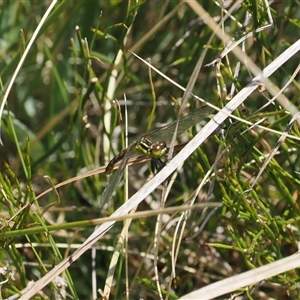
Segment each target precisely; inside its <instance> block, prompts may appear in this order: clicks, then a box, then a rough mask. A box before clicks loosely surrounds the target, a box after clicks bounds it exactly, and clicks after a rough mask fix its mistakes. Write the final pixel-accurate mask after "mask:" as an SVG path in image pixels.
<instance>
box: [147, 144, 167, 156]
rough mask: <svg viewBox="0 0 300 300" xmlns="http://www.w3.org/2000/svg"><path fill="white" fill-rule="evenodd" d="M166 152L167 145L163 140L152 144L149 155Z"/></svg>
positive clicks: (161, 154) (160, 154)
mask: <svg viewBox="0 0 300 300" xmlns="http://www.w3.org/2000/svg"><path fill="white" fill-rule="evenodd" d="M166 152H167V145H166V143H165V142H164V141H160V142H158V143H156V144H153V145H152V147H151V156H154V157H161V156H163V155H164V154H165V153H166Z"/></svg>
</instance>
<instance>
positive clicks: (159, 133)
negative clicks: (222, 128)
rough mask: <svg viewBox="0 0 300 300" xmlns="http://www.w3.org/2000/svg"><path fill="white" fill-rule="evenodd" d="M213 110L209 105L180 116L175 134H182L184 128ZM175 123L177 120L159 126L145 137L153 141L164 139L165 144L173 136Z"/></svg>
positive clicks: (186, 128)
mask: <svg viewBox="0 0 300 300" xmlns="http://www.w3.org/2000/svg"><path fill="white" fill-rule="evenodd" d="M213 112H214V109H213V108H211V107H209V106H204V107H201V108H198V109H196V110H194V111H193V112H191V113H189V114H188V115H186V116H184V117H182V118H180V119H179V121H178V129H177V136H180V135H182V134H183V133H184V132H185V131H186V130H188V129H189V128H191V127H193V126H195V125H196V124H197V123H199V122H200V121H201V120H203V119H204V118H205V117H206V116H208V115H209V114H211V113H213ZM176 124H177V120H176V121H173V122H171V123H170V124H167V125H165V126H163V127H161V128H158V129H155V130H154V131H152V132H150V133H149V134H148V135H146V137H147V138H148V139H149V140H150V141H151V142H153V143H155V142H159V141H164V142H165V143H166V144H169V143H170V141H171V139H172V137H173V134H174V131H175V128H176Z"/></svg>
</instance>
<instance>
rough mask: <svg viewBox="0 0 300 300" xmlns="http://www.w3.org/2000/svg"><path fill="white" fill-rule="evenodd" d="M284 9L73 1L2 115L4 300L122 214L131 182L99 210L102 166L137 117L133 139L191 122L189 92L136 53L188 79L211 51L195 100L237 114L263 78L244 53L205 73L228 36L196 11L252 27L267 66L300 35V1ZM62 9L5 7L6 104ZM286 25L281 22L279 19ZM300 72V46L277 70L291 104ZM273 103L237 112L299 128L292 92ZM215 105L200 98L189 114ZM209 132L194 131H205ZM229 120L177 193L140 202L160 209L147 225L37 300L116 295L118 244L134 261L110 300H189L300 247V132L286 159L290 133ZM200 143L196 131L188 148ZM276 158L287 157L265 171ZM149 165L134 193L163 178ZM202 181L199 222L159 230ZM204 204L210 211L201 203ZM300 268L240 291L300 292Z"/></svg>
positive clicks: (117, 229)
mask: <svg viewBox="0 0 300 300" xmlns="http://www.w3.org/2000/svg"><path fill="white" fill-rule="evenodd" d="M269 2H270V5H269V4H268V3H267V2H266V1H262V0H247V1H114V0H111V1H109V0H107V1H59V2H58V3H57V5H56V6H55V9H54V10H53V11H52V14H51V15H50V16H49V17H48V19H47V21H46V22H45V23H44V24H43V26H42V29H41V31H40V33H39V36H38V38H37V39H36V41H35V42H34V44H33V46H32V47H31V49H30V51H29V54H28V56H27V57H26V60H25V62H24V64H23V66H22V68H21V70H20V72H19V73H18V76H17V79H16V80H15V82H14V85H13V88H12V90H11V92H10V94H9V97H8V101H7V104H6V105H5V111H4V113H3V115H2V116H1V139H2V143H3V145H2V146H1V147H0V170H1V176H0V190H1V193H0V201H1V202H0V226H1V231H0V241H1V244H0V246H1V250H0V264H1V265H0V267H1V272H0V274H1V275H0V278H1V282H2V283H1V290H0V293H1V298H4V299H13V295H14V294H16V293H18V291H21V290H22V289H24V288H26V286H27V285H28V284H29V282H30V281H31V280H34V281H37V280H38V279H40V278H41V277H42V276H43V275H44V274H46V273H47V271H48V270H50V269H52V268H53V267H54V266H55V265H56V264H57V263H58V262H60V261H61V260H62V259H63V258H64V257H67V256H68V255H69V254H70V253H72V252H74V249H76V248H78V247H79V245H80V244H82V243H83V242H84V240H85V239H86V238H87V237H88V236H89V235H90V234H91V233H92V232H93V230H94V226H95V225H96V224H98V222H100V221H99V220H95V219H97V218H100V217H105V216H110V215H111V213H112V212H113V211H115V210H116V209H117V208H118V207H119V206H121V205H122V203H124V201H125V199H126V198H127V195H126V189H124V188H118V189H117V190H116V193H115V195H114V196H113V198H112V199H111V200H110V201H109V202H108V203H106V205H105V206H104V207H102V208H101V209H100V208H99V203H100V200H101V194H102V192H103V190H104V188H105V186H106V185H107V179H108V177H107V176H106V175H105V174H104V173H103V168H100V169H97V168H98V167H99V166H105V165H106V164H107V162H108V161H109V159H111V158H112V157H113V156H114V155H116V154H117V153H118V152H119V151H120V150H121V149H123V148H124V146H125V134H124V132H125V121H124V112H125V111H126V112H127V114H128V124H129V126H128V127H127V129H126V130H127V131H128V137H129V141H133V140H134V138H136V137H138V136H140V135H143V134H145V133H146V132H148V131H150V129H152V128H156V127H157V126H158V125H162V124H165V123H168V122H171V121H172V120H175V119H176V118H177V116H178V111H179V105H180V103H181V98H182V96H183V92H182V90H180V89H179V88H178V87H177V86H175V84H174V83H172V82H170V81H169V80H167V79H166V78H164V77H162V76H161V75H160V74H158V73H156V72H154V71H153V70H150V69H149V68H148V67H147V65H146V64H145V63H144V62H142V61H141V60H139V59H138V58H136V57H134V56H133V55H132V53H131V52H130V51H129V50H131V51H133V52H134V53H136V54H138V55H139V56H140V57H142V58H143V59H145V60H148V59H149V62H150V63H151V64H152V65H153V66H154V67H155V68H156V69H158V70H159V71H160V72H162V73H163V74H165V75H166V76H168V77H169V78H171V79H172V80H173V81H175V82H176V83H178V84H180V85H181V86H183V87H186V85H187V83H188V81H189V79H190V77H191V74H192V72H193V70H194V68H195V66H196V64H197V61H198V59H199V57H200V56H201V55H203V66H202V68H201V71H200V73H199V75H198V77H197V80H196V83H195V86H194V88H193V94H195V95H198V96H199V97H201V98H202V99H204V100H205V101H207V102H209V103H212V104H214V105H216V106H218V107H220V108H222V107H223V106H225V105H226V103H227V102H228V101H229V100H230V99H231V98H232V97H233V96H234V95H235V94H236V93H237V92H238V91H240V90H241V89H242V88H243V87H245V86H246V85H247V84H248V83H249V82H250V81H251V79H252V78H253V74H251V73H250V72H249V70H248V68H247V63H245V62H244V61H239V60H238V59H237V58H236V57H235V56H234V55H233V54H231V52H229V53H228V55H227V56H226V57H224V58H223V59H222V62H221V64H215V65H213V66H210V67H204V65H205V64H208V63H211V62H212V61H214V60H215V59H216V58H218V57H219V55H220V54H221V53H223V52H222V51H223V50H224V49H225V48H226V46H228V45H226V44H224V42H223V41H222V40H220V39H219V38H218V37H217V36H215V35H214V32H213V30H212V29H211V28H210V27H209V26H207V24H206V23H205V22H203V20H202V18H201V16H198V15H197V13H196V11H195V6H194V5H201V6H202V7H203V8H204V9H205V11H206V12H207V13H208V14H209V15H210V17H212V18H213V19H214V21H215V22H216V23H218V24H219V26H220V28H221V29H222V30H224V32H226V33H227V34H228V35H229V36H230V37H231V38H232V43H233V42H235V41H237V40H238V39H240V38H242V37H243V36H245V35H246V34H247V33H250V32H252V33H253V34H252V35H249V37H248V38H247V39H245V41H244V43H242V44H241V46H242V47H243V50H244V51H245V53H246V54H247V55H248V56H249V57H250V58H251V60H252V62H254V63H255V64H256V65H257V66H258V67H259V68H260V69H264V68H265V67H266V66H267V65H268V64H270V63H271V62H272V61H273V60H274V59H275V58H276V57H278V56H279V55H280V54H281V53H282V52H283V51H284V50H285V49H287V48H288V47H289V46H290V45H291V44H293V43H294V42H295V41H296V40H297V39H299V37H300V34H299V33H300V29H299V27H300V1H298V0H290V1H269ZM49 5H50V1H0V75H1V77H0V97H1V100H2V99H3V96H4V93H5V91H6V89H7V86H8V84H9V82H10V80H11V78H12V74H13V72H14V71H15V69H16V66H17V64H18V62H19V60H20V57H21V55H22V53H23V52H24V49H25V47H26V45H27V43H28V41H29V39H30V38H31V37H32V35H33V32H34V31H35V29H36V28H37V26H38V24H39V22H40V21H41V18H42V16H43V15H44V13H45V11H46V9H47V7H48V6H49ZM268 9H270V13H271V16H272V20H270V19H269V16H268V14H267V12H268ZM271 21H273V23H274V26H270V27H268V26H266V25H268V24H270V23H271ZM243 25H245V26H243ZM263 26H266V28H265V29H263V30H261V31H260V32H257V31H258V29H259V28H262V27H263ZM204 54H205V56H204ZM298 67H299V55H297V56H295V57H292V58H291V59H290V60H289V61H288V63H287V64H285V65H284V66H282V67H281V68H280V69H279V70H278V71H277V72H275V73H274V74H273V75H272V76H271V78H270V80H271V81H272V82H273V84H274V85H275V86H277V87H278V89H282V88H283V87H284V91H283V93H284V95H285V97H286V98H287V99H288V100H289V101H290V102H291V103H293V104H294V105H295V106H296V107H298V106H299V89H300V85H299V75H298V73H299V68H298ZM94 78H96V79H97V80H95V79H94ZM271 98H272V97H271V96H270V95H269V93H268V91H263V86H262V87H261V89H260V90H259V91H257V92H256V93H255V94H252V96H251V97H249V99H247V101H246V102H245V103H244V106H243V107H240V109H239V110H238V111H236V112H235V113H234V114H235V115H236V116H237V117H240V118H241V119H245V120H246V119H247V120H248V121H250V122H253V123H255V122H260V123H261V124H262V125H264V126H265V127H267V128H270V129H274V130H277V131H280V132H285V131H287V128H288V125H289V122H290V120H291V116H290V115H289V114H288V112H286V111H285V110H284V109H282V107H280V105H279V104H278V103H277V102H276V101H272V103H271V102H270V103H269V104H270V105H268V106H265V107H264V108H263V109H262V110H261V111H260V112H257V110H258V109H260V108H262V107H263V106H264V105H265V104H266V103H267V102H268V101H269V100H270V99H271ZM125 99H126V101H125ZM273 100H276V99H273ZM197 102H198V103H197ZM125 104H126V105H125ZM199 106H201V103H199V101H198V100H196V99H195V98H193V97H190V99H189V102H188V107H186V108H185V109H184V114H187V113H188V112H189V111H192V110H193V109H195V108H196V107H199ZM206 122H207V119H204V120H203V122H200V123H201V124H200V125H202V126H203V125H205V123H206ZM200 125H197V126H196V127H194V128H193V129H192V130H190V132H189V138H191V137H192V136H193V135H194V134H195V133H196V132H197V131H199V130H200ZM221 127H222V128H223V129H224V130H223V134H220V135H216V136H213V137H211V138H210V139H208V140H207V141H206V142H205V144H204V145H203V146H202V147H201V148H199V149H198V150H197V151H196V152H195V153H193V155H192V156H191V157H190V158H189V159H188V160H187V161H186V162H185V163H184V165H183V166H182V168H181V169H180V170H178V172H177V173H176V174H175V175H174V179H175V180H174V182H171V184H172V185H171V188H170V190H169V192H168V194H167V199H166V201H165V202H164V201H162V190H163V189H164V188H163V187H161V188H160V189H157V190H156V191H155V192H154V193H152V194H151V195H150V196H149V197H147V198H146V199H145V201H144V202H143V203H142V204H141V205H140V206H139V207H138V208H137V210H138V211H148V212H149V215H145V216H143V217H140V218H137V219H136V220H133V221H132V223H131V225H130V227H129V229H128V235H127V238H126V239H125V242H124V244H123V246H122V248H121V249H117V247H116V245H118V239H119V235H120V233H121V231H122V229H123V228H124V224H125V223H123V222H118V223H116V225H115V226H114V227H113V228H112V229H111V230H110V231H109V232H108V233H107V234H106V235H105V236H104V238H102V239H101V240H100V241H99V242H98V243H96V244H95V247H94V248H93V250H89V251H87V252H86V253H85V254H84V255H82V256H81V257H80V258H79V259H78V260H77V261H76V262H74V263H73V264H72V265H71V267H70V268H68V270H67V272H65V273H64V274H62V275H61V277H60V278H57V281H56V282H54V283H52V284H51V285H48V286H47V287H46V288H45V289H43V290H42V291H41V292H40V293H39V294H38V295H37V296H36V297H35V298H34V299H71V298H73V299H95V298H96V297H98V298H99V299H100V298H101V294H100V293H98V292H97V289H104V286H105V282H106V283H107V281H106V280H107V272H108V269H109V268H110V262H111V260H112V258H113V253H114V251H115V250H117V251H118V253H119V254H120V256H119V258H118V260H117V261H116V266H115V267H116V269H115V272H114V274H113V281H112V284H111V289H110V295H109V296H108V295H106V297H107V298H108V297H109V299H126V298H127V299H159V298H162V299H176V298H178V297H180V296H183V295H184V294H186V293H189V292H191V291H194V290H196V289H198V288H200V287H203V286H207V285H209V284H211V283H213V282H216V281H219V280H221V279H224V278H228V277H230V276H233V275H235V274H241V273H243V272H245V271H247V270H250V269H254V268H257V267H259V266H262V265H265V264H267V263H270V262H273V261H276V260H279V259H280V258H283V257H287V256H289V255H292V254H294V253H296V252H297V251H298V243H299V234H300V232H299V218H300V214H299V204H298V203H299V186H300V175H299V140H297V139H296V138H299V136H300V134H299V128H298V126H297V125H293V126H290V127H289V128H288V132H289V134H290V135H292V136H294V138H292V137H287V138H286V139H285V141H284V143H283V144H282V145H281V147H280V148H279V149H278V150H277V149H276V152H274V153H273V150H274V149H275V147H276V145H277V142H278V139H279V137H280V135H278V134H275V133H272V132H269V131H268V130H267V129H265V130H261V129H258V128H256V127H253V128H250V126H249V125H247V124H245V123H243V122H242V121H234V120H233V119H232V120H228V121H226V124H222V126H221ZM187 140H188V137H187V135H185V136H184V137H182V138H180V139H178V143H180V142H186V141H187ZM220 153H221V154H222V155H221V154H220ZM270 154H275V156H274V157H272V158H271V159H270V161H269V162H268V164H267V165H266V166H264V168H265V169H264V171H263V172H262V174H259V172H260V170H262V167H263V163H264V162H265V161H266V158H267V157H268V155H270ZM215 162H216V164H215V165H214V166H213V164H214V163H215ZM212 166H213V167H212ZM148 169H149V168H148V164H147V163H146V164H144V165H141V164H138V165H135V166H134V167H130V168H129V173H128V181H127V186H128V193H129V195H132V194H133V193H135V191H137V190H139V189H140V188H141V187H142V186H143V184H144V183H145V182H146V181H147V177H148V175H149V170H148ZM89 170H95V174H94V175H93V176H89V177H87V178H85V179H82V180H80V181H76V182H75V183H74V182H73V183H68V184H65V185H63V186H62V187H61V188H58V189H57V190H54V189H52V190H51V191H50V192H48V193H47V194H46V195H44V196H43V197H40V198H38V199H37V198H36V197H37V195H39V194H41V193H42V192H44V191H46V190H48V189H49V188H51V187H52V185H55V184H58V183H61V182H63V181H65V180H68V179H72V178H74V177H76V176H78V175H79V174H85V173H86V172H87V171H89ZM99 172H100V173H99ZM258 174H259V177H257V175H258ZM205 175H207V177H206V180H205V181H203V182H202V180H203V178H204V177H205ZM45 176H46V177H45ZM255 180H257V182H256V183H255V185H254V186H253V185H252V183H253V182H254V181H255ZM201 183H202V184H203V187H202V189H201V191H200V192H197V193H196V194H195V196H196V199H195V204H194V207H193V209H191V210H190V211H189V213H188V214H186V215H183V214H182V211H181V210H180V211H178V212H172V213H165V214H163V215H162V216H161V227H157V219H158V217H157V216H155V215H150V212H152V213H153V212H155V211H156V210H157V209H158V208H160V207H162V204H163V205H164V206H165V207H173V206H179V205H183V204H187V203H190V201H191V200H190V199H191V197H192V196H193V194H194V193H195V191H196V190H197V188H198V186H199V185H200V184H201ZM162 202H164V203H162ZM201 203H206V205H207V207H206V208H205V209H203V208H200V207H199V206H197V204H201ZM213 203H214V207H212V206H213ZM210 204H211V207H209V205H210ZM183 216H184V218H185V219H184V221H182V218H183ZM156 228H159V229H160V231H159V232H157V231H156ZM156 236H159V241H158V243H157V244H155V242H156V239H155V237H156ZM177 246H178V248H176V247H177ZM173 247H175V249H176V251H175V250H174V248H173ZM173 250H174V251H173ZM174 253H175V254H174ZM173 254H174V255H173ZM174 257H175V258H174ZM299 275H300V273H299V270H297V269H295V270H292V271H290V272H287V273H284V274H281V275H279V276H276V277H272V278H269V279H267V280H265V281H264V282H259V283H258V284H255V285H252V286H249V287H246V288H241V289H240V290H239V291H236V293H235V295H239V297H241V298H239V299H300V292H299ZM156 279H157V280H156ZM232 295H233V294H231V295H226V296H224V297H225V298H226V299H229V298H230V297H231V296H232ZM224 297H223V298H222V299H225V298H224ZM236 297H237V296H236ZM235 299H237V298H235Z"/></svg>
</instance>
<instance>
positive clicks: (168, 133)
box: [100, 106, 214, 207]
mask: <svg viewBox="0 0 300 300" xmlns="http://www.w3.org/2000/svg"><path fill="white" fill-rule="evenodd" d="M213 112H214V109H213V108H211V107H210V106H203V107H201V108H198V109H196V110H194V111H192V112H191V113H189V114H187V115H186V116H184V117H181V118H179V120H175V121H173V122H171V123H169V124H166V125H165V126H163V127H160V128H157V129H155V130H153V131H151V132H150V133H148V134H146V135H144V136H141V137H140V138H138V139H137V140H135V141H134V142H133V143H131V145H130V146H129V147H128V148H126V149H124V150H122V151H121V152H120V153H118V154H117V155H116V156H115V157H114V158H112V160H111V161H110V162H109V163H108V165H107V166H106V169H105V173H106V175H111V174H112V172H113V170H114V168H115V165H116V164H117V163H118V162H120V161H121V163H120V165H119V167H118V170H117V171H116V172H115V173H114V174H112V175H111V177H110V179H109V181H108V184H107V186H106V188H105V190H104V192H103V194H102V197H101V201H100V207H102V206H103V205H104V204H105V203H106V202H107V201H108V200H109V199H110V198H111V196H112V195H113V192H114V190H115V188H116V187H117V185H118V184H119V182H120V180H121V177H122V174H123V171H124V169H125V167H126V165H127V163H128V160H129V159H130V158H131V157H132V156H133V155H134V154H144V155H146V156H149V157H151V165H152V168H153V169H155V168H156V169H157V168H158V169H160V168H162V166H164V163H163V162H162V161H161V157H163V156H164V155H165V154H166V153H167V151H168V145H169V143H170V142H171V139H172V137H173V134H174V132H175V129H176V126H177V123H178V127H177V133H176V136H180V135H182V134H183V133H184V132H185V131H187V130H188V129H189V128H191V127H193V126H195V125H196V124H197V123H199V122H200V121H201V120H203V119H204V118H205V117H207V116H209V115H210V114H212V113H213Z"/></svg>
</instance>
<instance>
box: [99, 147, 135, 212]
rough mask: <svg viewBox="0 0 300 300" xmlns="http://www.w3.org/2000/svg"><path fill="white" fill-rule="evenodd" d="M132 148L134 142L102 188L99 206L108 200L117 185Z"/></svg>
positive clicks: (131, 153)
mask: <svg viewBox="0 0 300 300" xmlns="http://www.w3.org/2000/svg"><path fill="white" fill-rule="evenodd" d="M134 148H135V144H133V145H131V146H130V147H129V149H128V151H127V153H126V154H125V155H124V157H123V158H122V161H121V164H120V166H119V168H118V169H117V170H116V171H115V172H114V173H113V174H112V175H111V176H110V177H109V180H108V183H107V186H106V188H105V189H104V191H103V193H102V196H101V200H100V208H102V207H103V205H104V204H105V203H107V202H108V201H109V200H110V198H111V197H112V195H113V193H114V191H115V190H116V188H117V186H118V185H119V183H120V181H121V178H122V175H123V171H124V169H125V167H126V165H127V162H128V160H129V158H130V157H131V156H132V155H133V154H134V151H135V150H134Z"/></svg>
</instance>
